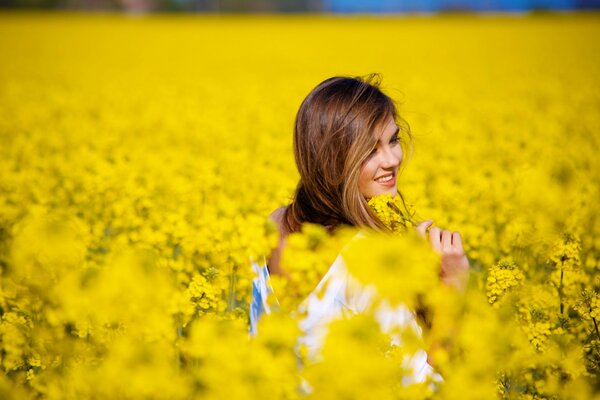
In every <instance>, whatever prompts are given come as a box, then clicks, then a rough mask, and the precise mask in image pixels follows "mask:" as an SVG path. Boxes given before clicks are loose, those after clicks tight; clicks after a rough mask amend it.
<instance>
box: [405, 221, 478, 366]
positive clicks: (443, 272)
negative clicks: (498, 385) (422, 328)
mask: <svg viewBox="0 0 600 400" xmlns="http://www.w3.org/2000/svg"><path fill="white" fill-rule="evenodd" d="M432 223H433V221H431V220H427V221H424V222H422V223H420V224H419V225H418V226H417V227H416V228H417V231H418V232H419V233H420V234H421V235H422V236H423V237H427V233H429V242H430V243H431V246H432V248H433V250H434V251H435V252H437V253H438V254H440V255H441V258H442V260H441V269H440V277H441V278H442V282H444V283H445V284H446V285H448V286H449V287H452V288H454V289H456V290H457V292H458V293H464V292H465V291H466V288H467V284H468V281H469V260H468V259H467V256H466V254H465V251H464V248H463V244H462V238H461V236H460V233H458V232H450V231H448V230H442V229H440V228H438V227H437V226H431V224H432ZM425 312H426V314H427V315H426V317H427V322H428V324H429V326H428V330H429V332H430V333H432V334H433V335H434V337H436V336H437V337H438V338H439V337H446V338H448V337H451V336H453V334H454V332H456V330H457V329H458V324H459V322H458V321H457V320H454V322H453V323H452V324H451V325H450V326H448V325H446V326H445V327H444V330H445V331H446V332H443V334H442V335H440V332H437V331H436V330H439V326H438V324H436V318H435V315H433V314H432V312H431V310H426V311H425ZM438 348H443V349H445V351H450V347H449V343H448V342H446V341H443V342H442V341H440V340H435V339H434V341H433V342H432V343H431V345H430V348H429V351H428V357H427V362H428V363H429V364H430V365H432V366H433V367H436V364H437V363H436V360H435V356H434V355H435V354H436V353H437V351H436V350H437V349H438Z"/></svg>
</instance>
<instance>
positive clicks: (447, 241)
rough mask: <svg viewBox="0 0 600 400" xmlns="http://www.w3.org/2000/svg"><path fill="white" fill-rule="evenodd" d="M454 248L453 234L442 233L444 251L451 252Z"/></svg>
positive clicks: (445, 231) (444, 231)
mask: <svg viewBox="0 0 600 400" xmlns="http://www.w3.org/2000/svg"><path fill="white" fill-rule="evenodd" d="M451 248H452V232H450V231H447V230H443V231H442V251H449V250H450V249H451Z"/></svg>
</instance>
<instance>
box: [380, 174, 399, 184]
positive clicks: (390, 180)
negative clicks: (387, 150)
mask: <svg viewBox="0 0 600 400" xmlns="http://www.w3.org/2000/svg"><path fill="white" fill-rule="evenodd" d="M375 182H377V183H379V184H380V185H383V186H394V185H395V184H396V175H394V174H390V175H385V176H382V177H380V178H377V179H375Z"/></svg>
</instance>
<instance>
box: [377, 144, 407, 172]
mask: <svg viewBox="0 0 600 400" xmlns="http://www.w3.org/2000/svg"><path fill="white" fill-rule="evenodd" d="M401 160H402V153H400V154H398V151H397V150H395V149H392V148H391V147H389V146H388V147H387V149H385V150H384V152H383V160H382V163H381V166H382V167H383V168H391V167H396V166H398V164H400V161H401Z"/></svg>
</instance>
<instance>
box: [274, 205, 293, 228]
mask: <svg viewBox="0 0 600 400" xmlns="http://www.w3.org/2000/svg"><path fill="white" fill-rule="evenodd" d="M287 208H288V206H281V207H279V208H276V209H275V210H274V211H273V212H272V213H271V214H269V218H271V220H273V222H275V223H276V224H277V227H278V228H279V229H280V230H281V228H282V224H283V216H284V215H285V210H287Z"/></svg>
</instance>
